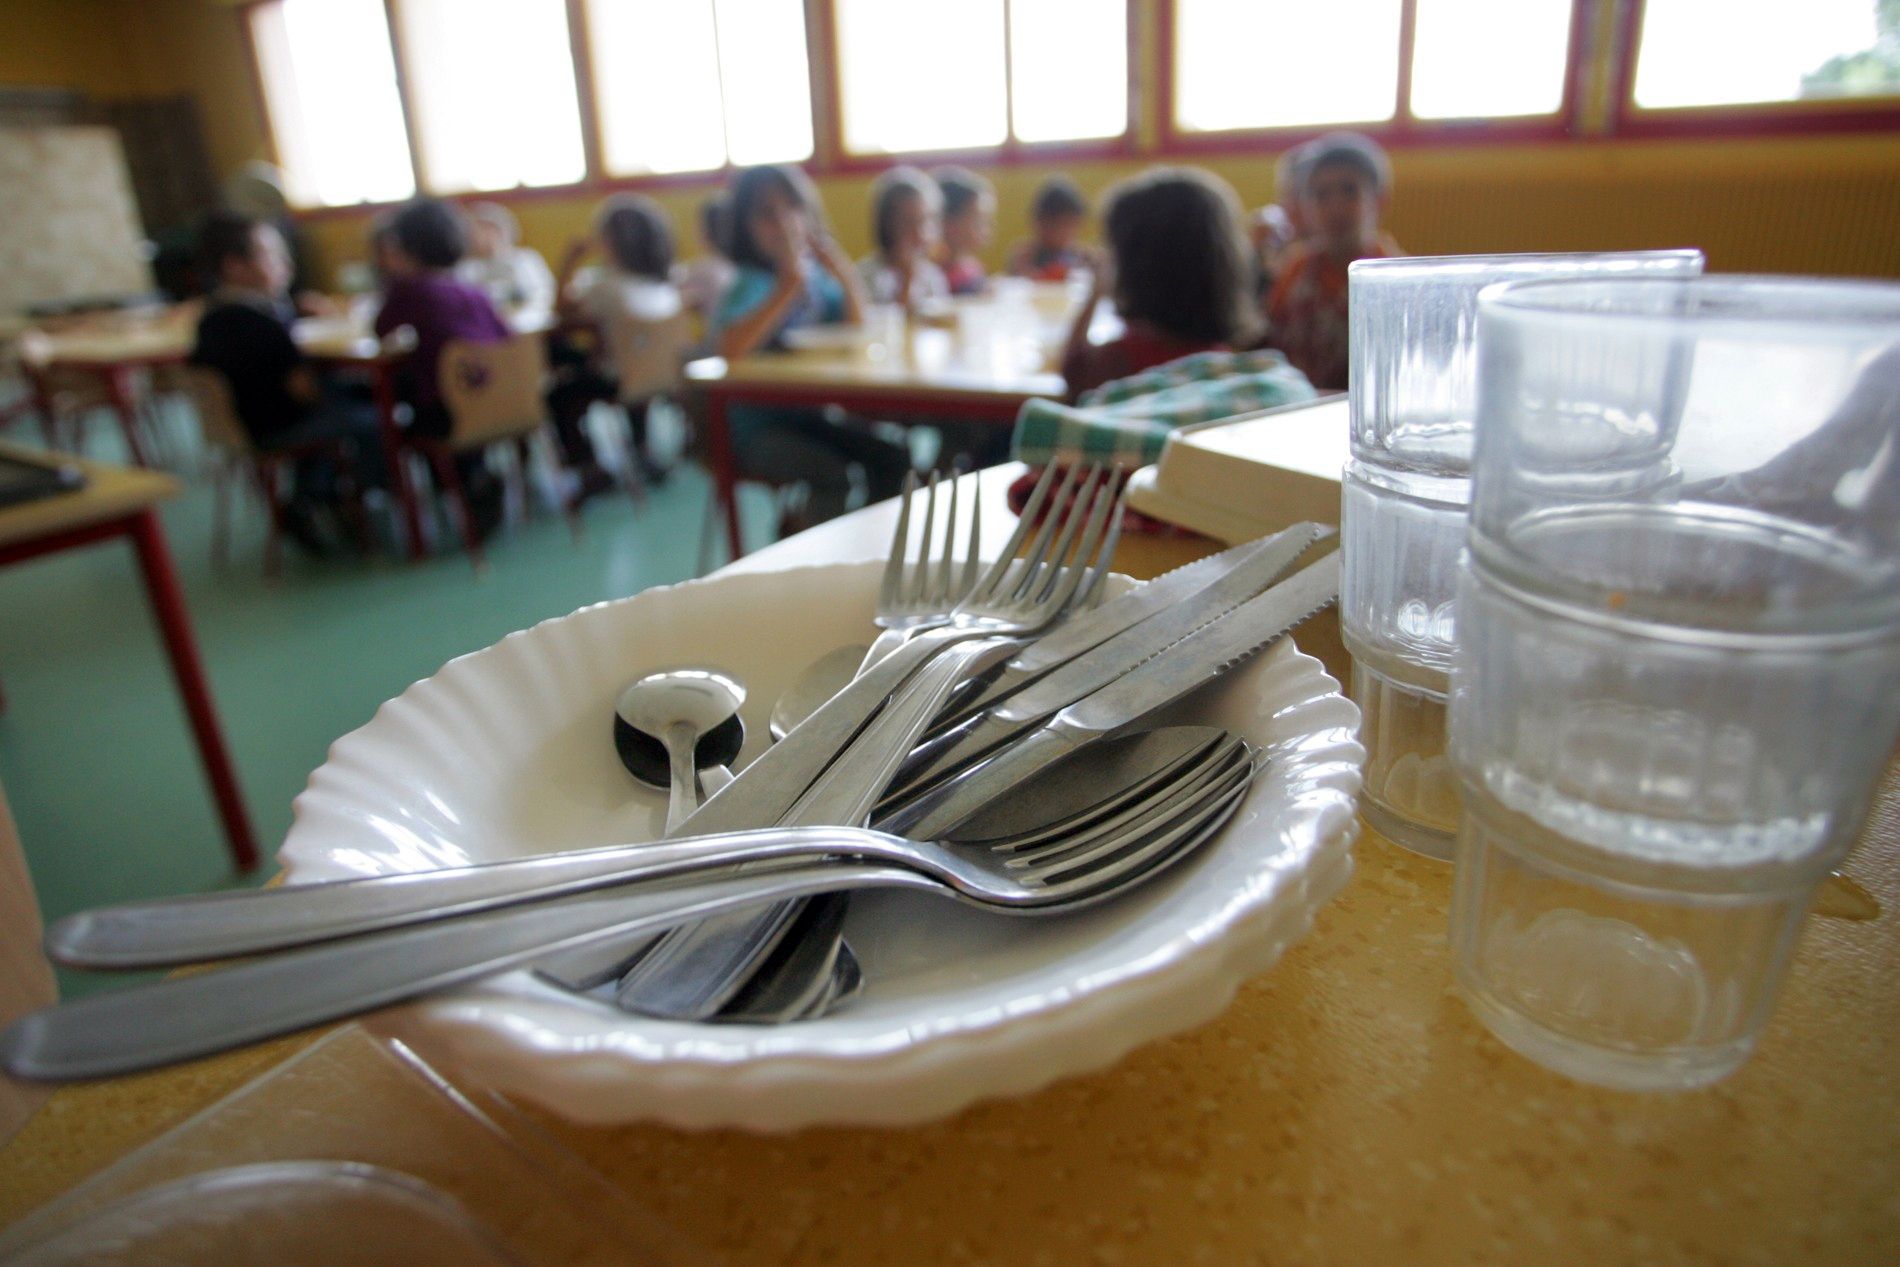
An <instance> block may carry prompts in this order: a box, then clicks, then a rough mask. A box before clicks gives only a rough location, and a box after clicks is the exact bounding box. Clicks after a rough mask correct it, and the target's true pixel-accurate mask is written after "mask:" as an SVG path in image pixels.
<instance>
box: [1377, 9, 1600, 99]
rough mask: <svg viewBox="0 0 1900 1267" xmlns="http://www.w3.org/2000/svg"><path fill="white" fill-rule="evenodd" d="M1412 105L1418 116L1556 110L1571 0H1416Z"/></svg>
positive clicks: (1561, 87) (1567, 42) (1567, 45)
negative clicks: (1416, 16)
mask: <svg viewBox="0 0 1900 1267" xmlns="http://www.w3.org/2000/svg"><path fill="white" fill-rule="evenodd" d="M1417 22H1418V25H1417V28H1416V31H1415V35H1414V43H1413V52H1412V113H1413V114H1415V115H1417V116H1418V117H1419V118H1421V119H1485V118H1498V117H1501V116H1507V115H1526V114H1555V113H1556V112H1557V110H1558V108H1559V107H1561V106H1562V105H1563V97H1564V67H1565V65H1566V64H1567V62H1568V57H1569V50H1570V0H1418V18H1417Z"/></svg>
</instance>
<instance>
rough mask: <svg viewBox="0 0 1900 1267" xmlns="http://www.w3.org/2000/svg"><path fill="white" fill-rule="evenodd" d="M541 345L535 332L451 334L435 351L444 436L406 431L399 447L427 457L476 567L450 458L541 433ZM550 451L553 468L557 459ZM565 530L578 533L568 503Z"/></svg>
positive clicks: (471, 524) (475, 539)
mask: <svg viewBox="0 0 1900 1267" xmlns="http://www.w3.org/2000/svg"><path fill="white" fill-rule="evenodd" d="M547 372H548V371H547V349H546V347H545V346H544V344H543V343H542V340H541V336H539V335H516V336H515V337H513V338H510V339H503V340H501V341H499V342H493V343H472V342H468V341H466V340H461V339H457V340H455V341H453V342H451V343H449V344H448V345H447V346H446V347H444V348H443V349H442V364H441V367H440V371H439V373H440V378H439V379H438V385H439V390H440V391H441V395H442V404H443V407H444V408H446V409H447V410H448V414H449V434H448V435H447V436H446V437H444V438H440V439H438V438H434V437H429V436H417V435H410V436H408V437H406V438H405V440H404V444H405V445H407V446H408V447H410V448H413V449H414V450H415V451H416V452H418V453H420V454H422V455H423V457H425V458H426V459H428V462H429V466H430V469H431V470H433V471H434V473H435V478H436V482H437V484H438V485H439V486H440V487H441V488H442V490H443V492H444V493H445V494H447V496H448V497H449V498H450V500H451V501H452V502H453V504H454V506H455V513H456V519H457V522H458V524H459V525H460V527H461V530H462V543H463V545H464V546H465V547H466V548H467V550H468V553H469V559H470V560H471V561H472V562H473V563H474V564H475V566H476V567H478V568H479V567H480V566H481V564H482V543H481V535H480V534H479V533H478V532H476V530H475V519H474V516H473V515H472V514H471V513H470V511H469V505H468V490H467V489H466V488H464V487H463V486H462V476H461V474H460V472H459V471H457V470H456V465H455V459H456V458H457V457H458V456H460V455H462V454H465V453H474V452H480V451H482V450H485V449H487V448H488V447H489V446H490V445H494V444H501V443H503V442H509V443H511V446H514V445H520V444H522V443H523V442H526V441H530V440H533V439H535V438H536V437H539V436H541V435H543V433H544V432H545V429H546V427H547V404H546V401H545V399H544V393H545V390H546V387H547ZM548 448H549V460H550V461H551V462H553V463H554V465H555V467H556V468H557V470H558V469H559V468H560V458H559V456H558V455H557V454H556V453H554V452H553V446H548ZM567 517H568V523H569V525H570V527H573V528H574V530H575V531H576V532H578V531H579V523H580V520H579V517H578V515H577V513H576V508H575V507H574V505H573V504H572V503H570V504H569V505H568V506H567Z"/></svg>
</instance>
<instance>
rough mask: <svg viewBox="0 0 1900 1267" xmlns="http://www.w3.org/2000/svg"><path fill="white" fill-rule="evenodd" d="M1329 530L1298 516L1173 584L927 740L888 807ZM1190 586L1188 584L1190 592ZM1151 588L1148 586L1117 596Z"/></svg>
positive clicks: (1229, 599) (1116, 670)
mask: <svg viewBox="0 0 1900 1267" xmlns="http://www.w3.org/2000/svg"><path fill="white" fill-rule="evenodd" d="M1324 531H1325V530H1324V529H1322V528H1321V527H1320V526H1319V525H1318V524H1296V525H1295V526H1294V527H1292V528H1288V529H1287V530H1286V531H1284V532H1282V533H1279V534H1278V535H1276V536H1274V537H1271V538H1268V539H1267V540H1265V541H1261V542H1255V543H1252V544H1251V545H1250V546H1248V547H1243V548H1242V549H1241V555H1240V562H1239V563H1238V564H1236V565H1230V566H1229V568H1228V569H1227V570H1226V572H1225V573H1224V574H1220V575H1219V576H1218V577H1217V579H1214V580H1212V581H1209V580H1208V579H1206V577H1205V575H1204V574H1203V576H1202V577H1201V578H1200V580H1201V583H1200V584H1199V585H1198V586H1191V587H1190V586H1188V585H1184V584H1177V585H1175V586H1173V587H1171V594H1172V597H1171V598H1169V600H1168V601H1167V602H1166V603H1165V604H1164V605H1163V606H1162V607H1161V608H1159V609H1144V610H1151V611H1153V613H1154V614H1151V615H1149V616H1148V617H1147V619H1145V620H1139V621H1138V623H1135V624H1133V625H1131V626H1130V627H1129V628H1126V629H1124V630H1123V631H1122V632H1121V633H1119V634H1116V635H1115V636H1114V637H1112V638H1110V639H1108V640H1107V641H1105V642H1103V643H1101V644H1100V645H1099V646H1096V647H1094V648H1093V649H1092V650H1088V651H1085V652H1084V653H1083V654H1081V655H1079V656H1076V657H1075V658H1073V659H1071V660H1069V661H1068V663H1066V664H1063V665H1061V667H1059V668H1056V669H1054V670H1053V671H1051V672H1047V673H1045V674H1043V675H1042V676H1041V677H1040V678H1039V679H1038V680H1036V681H1035V682H1033V683H1031V684H1030V685H1028V686H1026V687H1023V688H1022V689H1020V690H1018V691H1016V692H1015V693H1014V694H1012V695H1010V696H1009V697H1008V698H1007V699H1005V700H1003V701H1002V702H1001V703H999V704H997V705H995V706H994V707H992V708H990V709H989V710H988V711H986V712H983V713H979V714H977V715H976V716H974V717H970V718H968V719H966V720H965V721H964V722H962V723H961V724H959V725H957V726H955V727H952V728H951V729H950V730H947V731H945V732H944V733H942V734H940V735H938V736H937V737H936V738H934V739H930V740H927V741H926V742H925V743H924V744H922V745H921V746H920V747H918V748H917V750H916V751H914V752H913V753H911V755H910V757H909V758H908V759H907V760H906V761H905V762H904V764H903V765H902V766H900V767H898V772H897V778H896V779H895V781H894V782H893V783H892V785H891V788H890V790H889V791H887V792H886V794H885V796H884V798H883V801H882V804H883V805H884V806H886V807H889V806H892V805H893V804H895V803H896V802H898V801H900V800H902V799H904V798H906V797H913V796H916V795H918V794H919V793H920V792H921V791H922V790H923V789H925V788H927V787H928V786H930V785H931V784H933V783H937V782H941V781H942V780H943V779H944V777H945V776H947V775H949V774H952V773H954V772H955V771H956V770H958V769H960V768H962V767H964V766H966V765H969V764H970V763H971V762H973V761H975V760H977V759H978V758H980V757H982V756H983V755H984V754H985V753H987V752H992V751H994V750H995V749H997V748H999V747H1000V746H1002V745H1003V744H1005V743H1008V742H1009V741H1010V740H1011V739H1013V738H1015V737H1016V736H1017V735H1020V734H1022V733H1023V732H1024V731H1026V730H1028V729H1030V728H1031V727H1032V726H1034V725H1036V723H1038V722H1040V721H1043V720H1044V719H1046V718H1048V717H1050V716H1052V715H1054V714H1055V713H1058V712H1060V711H1061V710H1063V709H1064V708H1067V707H1068V706H1069V705H1071V704H1073V703H1075V702H1076V701H1077V700H1080V699H1082V698H1083V697H1085V696H1087V695H1089V694H1090V693H1092V692H1094V691H1098V690H1100V689H1102V688H1103V687H1106V686H1108V685H1110V684H1111V683H1113V682H1115V681H1116V680H1118V679H1119V678H1121V677H1122V676H1123V675H1125V674H1127V673H1129V672H1130V671H1132V670H1133V669H1134V668H1135V667H1136V666H1137V665H1140V664H1142V663H1144V662H1146V661H1148V660H1151V659H1153V658H1154V657H1155V656H1156V655H1158V654H1159V653H1161V652H1162V651H1164V650H1166V649H1167V648H1169V647H1171V646H1173V645H1174V644H1175V643H1177V642H1179V641H1181V640H1182V639H1183V638H1185V637H1187V636H1188V635H1189V634H1191V633H1193V632H1194V631H1195V630H1197V629H1199V628H1201V627H1202V626H1204V625H1206V624H1208V623H1209V622H1211V621H1214V620H1216V619H1218V618H1220V617H1221V616H1224V615H1226V614H1227V613H1228V612H1231V611H1233V610H1234V609H1235V608H1236V607H1239V606H1240V605H1241V604H1242V603H1244V602H1246V601H1247V600H1248V599H1250V598H1252V597H1254V595H1256V594H1258V593H1260V592H1261V591H1262V590H1264V589H1266V587H1267V586H1269V585H1271V584H1272V583H1273V582H1275V581H1277V580H1278V579H1280V577H1281V575H1282V574H1283V573H1285V572H1286V570H1287V569H1288V568H1289V567H1291V566H1292V565H1293V562H1294V560H1296V559H1298V558H1299V557H1300V555H1301V554H1303V553H1305V551H1306V549H1307V547H1308V546H1310V545H1312V543H1313V542H1314V541H1316V540H1318V539H1319V537H1320V536H1321V535H1322V533H1323V532H1324ZM1226 553H1227V554H1228V555H1231V554H1233V553H1235V552H1234V551H1228V552H1226ZM1216 557H1217V558H1218V557H1225V556H1216ZM1170 575H1171V576H1172V575H1173V574H1170ZM1183 590H1186V591H1187V592H1186V594H1185V596H1184V595H1183V593H1182V591H1183ZM1197 591H1198V592H1197ZM1144 593H1145V587H1144V590H1136V591H1134V592H1133V593H1131V594H1129V595H1125V596H1124V598H1123V599H1121V600H1117V601H1118V602H1120V601H1125V599H1127V598H1133V597H1135V596H1137V595H1143V594H1144ZM1018 658H1019V659H1020V658H1021V657H1020V656H1019V657H1018Z"/></svg>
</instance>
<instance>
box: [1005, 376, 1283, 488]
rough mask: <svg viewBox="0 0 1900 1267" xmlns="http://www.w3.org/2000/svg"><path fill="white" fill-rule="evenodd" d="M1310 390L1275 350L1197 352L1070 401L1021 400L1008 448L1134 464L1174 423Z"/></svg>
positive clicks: (1043, 457) (1155, 451)
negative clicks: (1022, 402)
mask: <svg viewBox="0 0 1900 1267" xmlns="http://www.w3.org/2000/svg"><path fill="white" fill-rule="evenodd" d="M1314 394H1315V393H1314V391H1313V385H1312V384H1311V383H1308V382H1307V381H1306V376H1305V375H1304V374H1302V373H1300V372H1299V371H1298V370H1296V369H1294V368H1293V367H1292V366H1291V365H1289V364H1287V360H1286V357H1284V356H1282V355H1281V354H1280V353H1278V352H1275V351H1272V350H1264V351H1258V352H1196V353H1195V354H1194V355H1192V356H1184V357H1182V358H1181V359H1180V360H1178V361H1169V362H1168V363H1167V364H1166V365H1159V366H1156V367H1155V368H1154V369H1151V370H1147V371H1144V372H1143V373H1140V374H1135V375H1132V376H1130V377H1128V378H1118V379H1116V380H1115V381H1114V382H1112V383H1104V384H1103V385H1102V386H1100V387H1097V388H1095V389H1094V390H1093V391H1088V392H1084V393H1083V394H1082V395H1081V397H1080V398H1079V399H1078V400H1077V401H1076V403H1075V404H1073V405H1065V404H1063V403H1061V402H1060V401H1054V400H1042V399H1036V400H1031V401H1027V402H1025V403H1024V404H1023V407H1022V411H1021V412H1020V413H1018V414H1017V415H1016V437H1015V441H1014V446H1013V447H1014V451H1015V455H1016V458H1017V460H1018V461H1021V462H1027V463H1029V464H1030V465H1031V466H1048V465H1059V466H1060V465H1071V464H1076V463H1082V462H1110V463H1113V464H1114V465H1116V466H1120V467H1125V468H1129V469H1133V468H1135V467H1140V466H1147V465H1148V464H1149V463H1151V462H1153V461H1155V460H1156V459H1158V458H1159V457H1160V456H1161V448H1162V446H1163V445H1165V444H1166V443H1167V442H1168V436H1169V435H1170V434H1172V433H1173V432H1174V430H1175V428H1177V427H1185V426H1189V425H1191V424H1193V423H1197V422H1213V421H1215V420H1216V419H1219V418H1231V417H1233V416H1234V415H1236V414H1244V413H1251V412H1253V411H1254V410H1257V409H1269V408H1272V407H1273V406H1275V405H1290V404H1293V403H1294V402H1296V401H1302V400H1311V399H1313V396H1314Z"/></svg>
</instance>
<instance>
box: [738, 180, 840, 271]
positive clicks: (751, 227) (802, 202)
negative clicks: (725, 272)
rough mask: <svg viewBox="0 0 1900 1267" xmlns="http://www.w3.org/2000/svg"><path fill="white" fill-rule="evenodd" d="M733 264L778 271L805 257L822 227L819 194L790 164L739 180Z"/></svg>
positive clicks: (809, 181)
mask: <svg viewBox="0 0 1900 1267" xmlns="http://www.w3.org/2000/svg"><path fill="white" fill-rule="evenodd" d="M730 198H731V201H732V225H731V230H730V232H731V242H732V252H731V254H732V262H733V263H735V264H738V265H741V266H750V267H752V268H768V269H776V268H777V267H778V266H779V262H780V261H781V260H785V261H790V260H792V259H796V258H797V257H799V256H801V255H803V254H804V253H805V248H806V245H807V243H808V242H809V241H810V240H811V235H812V233H813V232H814V231H816V230H817V229H818V227H819V222H820V217H819V214H818V194H817V191H816V190H814V189H813V188H812V185H811V180H810V178H809V177H807V176H806V175H805V173H804V172H802V171H800V170H799V169H798V168H796V167H793V166H791V165H790V164H789V163H770V164H766V165H765V166H762V167H748V168H746V169H745V170H744V171H742V172H740V173H739V174H738V175H737V176H735V177H734V178H733V181H732V192H731V194H730Z"/></svg>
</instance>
